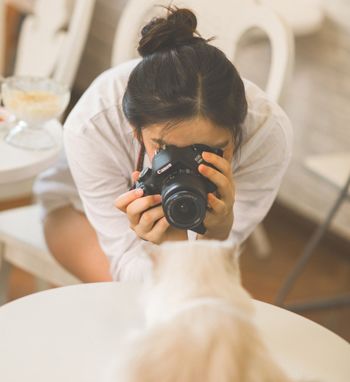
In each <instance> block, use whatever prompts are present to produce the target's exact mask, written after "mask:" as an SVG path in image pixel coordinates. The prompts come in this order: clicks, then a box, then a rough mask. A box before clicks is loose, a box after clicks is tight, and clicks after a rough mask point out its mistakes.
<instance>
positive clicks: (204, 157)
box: [202, 151, 211, 159]
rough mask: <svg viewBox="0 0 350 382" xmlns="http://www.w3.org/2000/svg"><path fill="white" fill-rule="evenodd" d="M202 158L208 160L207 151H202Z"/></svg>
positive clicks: (208, 154)
mask: <svg viewBox="0 0 350 382" xmlns="http://www.w3.org/2000/svg"><path fill="white" fill-rule="evenodd" d="M202 157H203V159H210V157H211V154H210V153H208V152H207V151H203V152H202Z"/></svg>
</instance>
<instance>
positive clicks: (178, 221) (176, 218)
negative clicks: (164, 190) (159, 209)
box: [164, 191, 206, 229]
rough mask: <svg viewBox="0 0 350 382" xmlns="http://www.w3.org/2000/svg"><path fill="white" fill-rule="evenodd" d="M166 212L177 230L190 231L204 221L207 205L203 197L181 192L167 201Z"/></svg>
mask: <svg viewBox="0 0 350 382" xmlns="http://www.w3.org/2000/svg"><path fill="white" fill-rule="evenodd" d="M164 211H165V215H166V217H167V219H168V221H169V223H170V224H172V225H173V226H175V227H177V228H183V229H190V228H193V227H196V226H197V225H199V224H200V223H201V222H202V221H203V219H204V217H205V212H206V203H205V200H204V199H203V198H202V197H201V195H195V194H193V193H190V192H188V191H180V192H177V193H175V194H173V195H172V196H170V197H169V198H168V199H167V200H166V201H165V204H164Z"/></svg>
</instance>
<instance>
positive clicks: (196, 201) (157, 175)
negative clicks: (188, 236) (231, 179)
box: [132, 144, 223, 233]
mask: <svg viewBox="0 0 350 382" xmlns="http://www.w3.org/2000/svg"><path fill="white" fill-rule="evenodd" d="M203 151H208V152H212V153H214V154H217V155H219V156H222V155H223V151H222V150H221V149H218V148H213V147H210V146H207V145H202V144H194V145H191V146H186V147H177V146H172V145H168V146H165V148H162V149H160V150H158V151H157V153H156V154H155V155H154V157H153V160H152V168H149V167H147V168H145V169H143V171H142V172H141V173H140V176H139V179H138V181H137V182H136V183H135V184H134V186H133V187H132V188H142V189H143V191H144V195H155V194H161V196H162V206H163V210H164V215H165V217H166V219H167V221H168V222H169V224H171V225H172V226H174V227H176V228H180V229H186V230H187V229H190V230H192V231H194V232H197V233H204V232H205V227H204V225H203V220H204V218H205V214H206V210H207V194H208V193H209V192H214V191H215V190H216V186H215V184H214V183H212V182H211V181H210V180H209V179H207V178H205V177H204V176H203V175H201V174H200V173H199V172H198V166H199V165H200V164H202V163H203V164H205V165H207V166H210V167H213V166H212V165H211V164H209V163H207V162H205V161H204V159H203V158H202V152H203Z"/></svg>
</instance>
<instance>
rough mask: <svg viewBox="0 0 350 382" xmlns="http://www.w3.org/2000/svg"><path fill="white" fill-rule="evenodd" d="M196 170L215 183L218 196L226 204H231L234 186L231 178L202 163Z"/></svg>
mask: <svg viewBox="0 0 350 382" xmlns="http://www.w3.org/2000/svg"><path fill="white" fill-rule="evenodd" d="M198 171H199V173H200V174H202V175H203V176H205V177H206V178H208V179H209V180H210V181H211V182H213V183H214V184H215V185H216V187H217V188H218V191H219V194H220V197H221V199H222V200H223V201H225V202H226V203H228V204H231V203H232V202H233V197H234V187H233V182H232V180H231V179H228V178H227V177H226V176H225V175H224V174H222V173H221V172H219V171H218V170H216V169H214V168H211V167H209V166H206V165H204V164H200V165H199V167H198Z"/></svg>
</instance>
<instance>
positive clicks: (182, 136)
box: [142, 118, 232, 148]
mask: <svg viewBox="0 0 350 382" xmlns="http://www.w3.org/2000/svg"><path fill="white" fill-rule="evenodd" d="M142 135H143V138H144V139H145V140H148V141H150V143H154V144H158V145H164V144H167V145H175V146H179V147H181V146H188V145H192V144H194V143H202V144H206V145H209V146H215V147H220V148H223V147H225V146H227V145H228V144H229V143H231V142H232V134H231V132H230V131H229V130H228V129H225V128H222V127H218V126H215V125H214V124H213V123H212V122H211V121H209V120H206V119H202V118H196V119H193V120H188V121H182V122H179V123H177V124H173V125H170V127H169V124H157V125H152V126H149V127H146V128H144V129H143V130H142Z"/></svg>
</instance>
